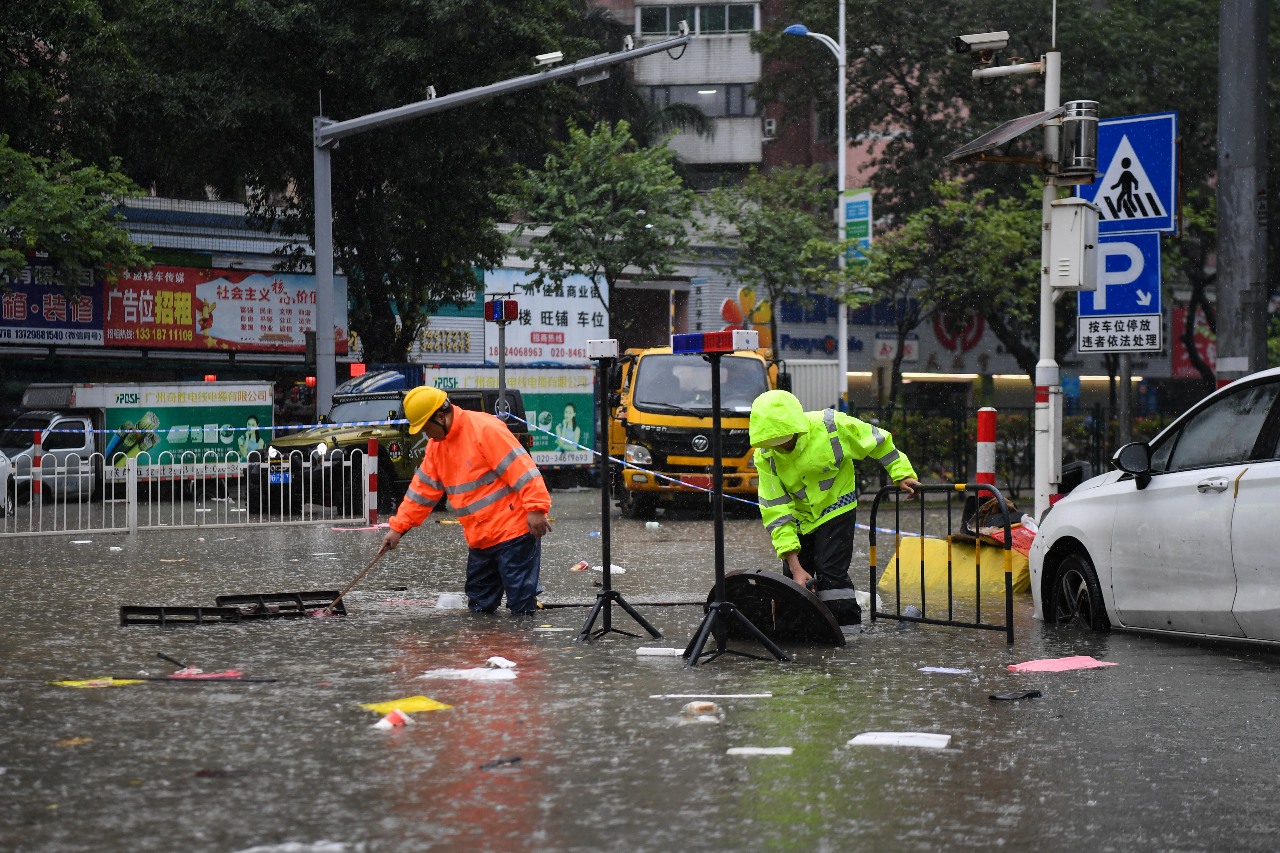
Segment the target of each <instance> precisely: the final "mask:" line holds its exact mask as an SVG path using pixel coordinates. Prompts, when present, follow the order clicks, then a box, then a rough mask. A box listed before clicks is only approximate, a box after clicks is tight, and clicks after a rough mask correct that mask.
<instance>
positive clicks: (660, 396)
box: [632, 355, 769, 414]
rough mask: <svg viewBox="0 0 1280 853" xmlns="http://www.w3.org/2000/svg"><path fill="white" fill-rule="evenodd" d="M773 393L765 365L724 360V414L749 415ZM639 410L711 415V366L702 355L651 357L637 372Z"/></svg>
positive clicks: (751, 360)
mask: <svg viewBox="0 0 1280 853" xmlns="http://www.w3.org/2000/svg"><path fill="white" fill-rule="evenodd" d="M768 390H769V378H768V375H767V374H766V373H765V365H764V362H762V361H760V360H759V359H755V358H745V357H742V356H725V357H723V358H721V359H720V411H721V413H729V414H747V413H748V412H750V411H751V402H752V401H753V400H755V398H756V397H758V396H760V395H761V394H763V393H764V392H765V391H768ZM632 400H633V404H634V405H635V407H636V408H638V409H642V410H645V411H651V412H672V411H676V410H678V411H687V412H697V413H703V412H708V413H709V412H710V411H711V365H710V364H709V363H708V362H706V361H704V360H703V358H702V356H700V355H650V356H646V357H645V358H642V359H640V362H639V365H638V367H637V371H636V379H635V392H634V394H633V395H632Z"/></svg>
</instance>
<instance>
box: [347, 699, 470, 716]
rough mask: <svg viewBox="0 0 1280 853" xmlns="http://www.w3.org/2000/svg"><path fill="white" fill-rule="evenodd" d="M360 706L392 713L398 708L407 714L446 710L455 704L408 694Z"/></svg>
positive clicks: (382, 712) (379, 711) (381, 712)
mask: <svg viewBox="0 0 1280 853" xmlns="http://www.w3.org/2000/svg"><path fill="white" fill-rule="evenodd" d="M360 707H361V708H364V709H365V710H368V711H376V712H377V713H379V714H390V713H391V712H392V711H395V710H397V709H398V710H400V711H403V712H404V713H406V714H413V713H416V712H418V711H446V710H448V709H449V708H452V707H453V706H452V705H446V704H444V703H443V702H437V701H436V700H434V699H432V698H430V697H427V696H406V697H405V698H404V699H392V700H391V701H390V702H369V703H366V704H362V705H361V706H360Z"/></svg>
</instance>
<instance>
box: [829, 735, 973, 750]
mask: <svg viewBox="0 0 1280 853" xmlns="http://www.w3.org/2000/svg"><path fill="white" fill-rule="evenodd" d="M949 743H951V735H940V734H934V733H932V732H863V733H862V734H860V735H858V736H857V737H855V738H853V739H852V740H850V741H849V743H848V745H849V746H908V747H915V748H919V749H946V748H947V744H949Z"/></svg>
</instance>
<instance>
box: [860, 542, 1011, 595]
mask: <svg viewBox="0 0 1280 853" xmlns="http://www.w3.org/2000/svg"><path fill="white" fill-rule="evenodd" d="M922 549H923V552H924V584H925V592H926V593H927V594H928V597H929V601H930V602H942V601H945V600H946V597H947V557H948V543H947V540H946V539H935V538H931V537H920V536H913V537H906V536H904V537H902V539H901V540H900V542H899V544H898V551H897V553H896V554H894V555H893V556H892V557H890V558H889V564H888V566H886V567H885V570H884V574H883V575H882V576H881V577H880V585H879V586H880V594H881V595H883V596H892V595H894V592H895V589H897V587H896V586H895V583H896V581H895V578H897V576H898V571H899V568H898V567H899V565H900V566H901V572H902V586H901V594H902V600H903V602H910V601H919V600H920V554H921V551H922ZM1009 553H1010V554H1011V555H1012V560H1011V566H1012V571H1013V591H1014V592H1029V591H1030V590H1031V573H1030V570H1029V568H1028V566H1027V558H1026V557H1024V556H1023V555H1022V554H1019V553H1018V552H1017V551H1010V552H1009ZM979 559H981V560H982V594H983V597H984V598H985V597H987V596H989V595H990V596H999V597H1000V598H1001V599H1003V597H1004V566H1005V550H1004V548H1002V547H1000V546H997V545H985V544H984V545H982V546H981V549H979V548H978V547H977V546H975V545H973V544H971V543H969V542H955V541H953V542H951V543H950V562H951V594H952V596H953V597H955V598H973V597H974V596H975V595H976V593H977V590H976V589H975V579H976V576H977V572H976V567H977V564H978V560H979ZM931 606H932V605H931Z"/></svg>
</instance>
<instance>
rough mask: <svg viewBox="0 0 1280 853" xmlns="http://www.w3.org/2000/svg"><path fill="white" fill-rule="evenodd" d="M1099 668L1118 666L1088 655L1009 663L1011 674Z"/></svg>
mask: <svg viewBox="0 0 1280 853" xmlns="http://www.w3.org/2000/svg"><path fill="white" fill-rule="evenodd" d="M1101 666H1118V664H1115V663H1108V662H1107V661H1102V660H1098V659H1097V658H1095V657H1092V656H1090V655H1075V656H1073V657H1068V658H1044V659H1042V660H1029V661H1027V662H1026V663H1011V664H1009V669H1010V671H1012V672H1068V671H1069V670H1073V669H1097V668H1098V667H1101Z"/></svg>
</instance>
